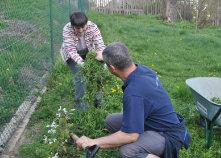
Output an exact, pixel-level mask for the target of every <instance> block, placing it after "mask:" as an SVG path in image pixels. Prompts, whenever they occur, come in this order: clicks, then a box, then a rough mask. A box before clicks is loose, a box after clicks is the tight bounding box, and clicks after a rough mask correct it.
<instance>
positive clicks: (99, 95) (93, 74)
mask: <svg viewBox="0 0 221 158" xmlns="http://www.w3.org/2000/svg"><path fill="white" fill-rule="evenodd" d="M80 73H82V75H84V76H85V82H86V87H87V88H86V89H87V90H86V94H85V96H84V99H85V100H86V102H88V103H89V105H91V106H92V105H95V106H98V105H97V103H96V101H97V100H99V101H100V104H103V102H102V100H103V95H104V94H103V93H104V87H105V86H106V85H107V84H108V83H110V82H111V81H113V80H114V79H113V76H112V75H111V74H110V73H109V72H108V70H107V68H105V66H104V64H103V63H102V62H100V61H98V60H96V59H95V52H89V53H88V55H87V59H86V61H85V64H84V66H83V67H82V69H81V72H80Z"/></svg>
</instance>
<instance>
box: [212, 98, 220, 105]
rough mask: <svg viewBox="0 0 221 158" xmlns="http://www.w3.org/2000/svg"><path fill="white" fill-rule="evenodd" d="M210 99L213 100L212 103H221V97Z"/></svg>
mask: <svg viewBox="0 0 221 158" xmlns="http://www.w3.org/2000/svg"><path fill="white" fill-rule="evenodd" d="M211 101H212V102H214V103H216V104H221V98H219V97H213V98H212V99H211Z"/></svg>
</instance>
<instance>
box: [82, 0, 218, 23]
mask: <svg viewBox="0 0 221 158" xmlns="http://www.w3.org/2000/svg"><path fill="white" fill-rule="evenodd" d="M174 2H175V4H173V5H168V4H167V3H169V4H172V3H174ZM85 4H88V6H89V8H88V9H89V10H96V11H99V12H105V13H121V14H152V15H158V16H161V17H162V18H166V16H167V15H166V14H167V6H170V7H171V9H170V10H174V11H173V12H174V14H175V15H174V16H175V17H174V18H175V20H188V21H198V22H199V23H202V24H203V23H204V24H212V25H220V24H221V2H220V0H202V1H198V0H89V1H88V2H87V3H85Z"/></svg>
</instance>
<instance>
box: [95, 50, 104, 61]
mask: <svg viewBox="0 0 221 158" xmlns="http://www.w3.org/2000/svg"><path fill="white" fill-rule="evenodd" d="M95 58H96V59H97V60H98V61H103V56H102V51H98V52H97V56H96V57H95Z"/></svg>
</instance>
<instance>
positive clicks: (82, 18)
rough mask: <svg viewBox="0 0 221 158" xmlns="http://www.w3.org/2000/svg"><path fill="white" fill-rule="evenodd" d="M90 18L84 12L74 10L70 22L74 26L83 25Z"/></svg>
mask: <svg viewBox="0 0 221 158" xmlns="http://www.w3.org/2000/svg"><path fill="white" fill-rule="evenodd" d="M87 21H88V18H87V16H86V15H85V14H84V13H83V12H73V13H72V14H71V16H70V22H71V25H72V26H73V27H83V26H85V25H86V24H87Z"/></svg>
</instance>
